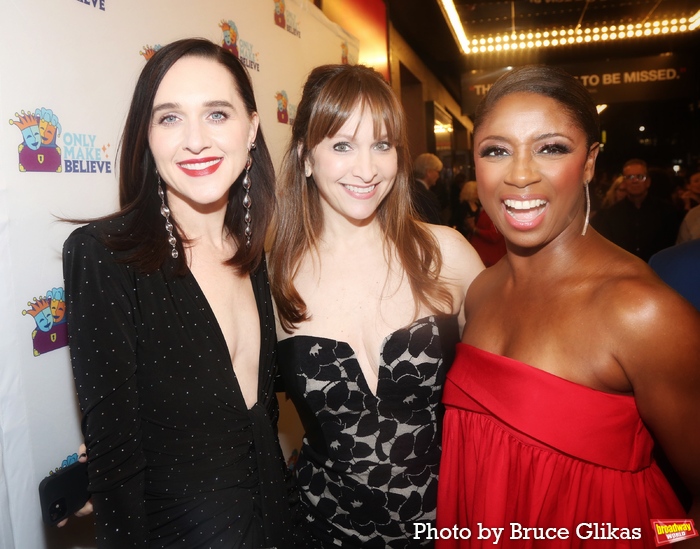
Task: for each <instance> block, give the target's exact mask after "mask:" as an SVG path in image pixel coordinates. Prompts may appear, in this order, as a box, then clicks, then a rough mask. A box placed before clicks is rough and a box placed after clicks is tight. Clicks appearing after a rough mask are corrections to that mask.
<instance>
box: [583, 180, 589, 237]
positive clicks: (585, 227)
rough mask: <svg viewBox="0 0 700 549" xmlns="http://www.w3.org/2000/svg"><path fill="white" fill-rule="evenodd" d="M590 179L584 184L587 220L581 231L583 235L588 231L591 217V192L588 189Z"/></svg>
mask: <svg viewBox="0 0 700 549" xmlns="http://www.w3.org/2000/svg"><path fill="white" fill-rule="evenodd" d="M589 183H590V181H586V183H585V184H584V185H583V186H584V187H585V189H586V221H584V223H583V231H581V236H586V231H587V230H588V222H589V220H590V217H591V193H590V191H589V190H588V184H589Z"/></svg>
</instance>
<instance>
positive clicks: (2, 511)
mask: <svg viewBox="0 0 700 549" xmlns="http://www.w3.org/2000/svg"><path fill="white" fill-rule="evenodd" d="M0 21H2V23H3V24H2V27H3V32H2V37H1V38H0V43H1V44H2V47H1V48H0V114H1V115H2V116H0V136H1V138H0V285H1V286H0V547H1V548H2V549H28V548H31V549H42V548H54V547H56V548H58V547H60V548H66V549H68V548H73V547H79V546H80V547H83V546H85V547H93V546H94V545H93V542H92V541H91V540H89V539H88V540H87V541H76V540H73V539H71V538H70V536H69V535H68V534H64V533H57V532H54V531H49V530H47V529H45V528H44V526H43V525H42V522H41V511H40V507H39V499H38V485H39V482H40V481H41V479H42V478H44V477H45V476H46V475H48V474H49V473H50V472H51V471H54V470H56V469H57V468H59V467H61V466H65V465H67V464H69V463H71V462H72V461H74V460H76V459H77V455H76V454H75V451H76V449H77V447H78V445H79V443H80V442H81V438H82V437H81V433H80V416H79V410H78V406H77V401H76V398H75V390H74V387H73V378H72V372H71V366H70V360H69V354H68V349H67V336H66V325H65V312H66V311H65V295H64V288H63V277H62V266H61V249H62V245H63V241H64V240H65V239H66V237H67V236H68V234H69V233H70V232H71V231H72V230H73V229H74V226H73V225H70V224H68V223H65V222H63V221H61V219H63V218H83V219H84V218H91V217H97V216H101V215H104V214H107V213H109V212H111V211H114V210H115V209H116V208H117V206H118V189H117V174H116V173H115V172H116V168H117V151H118V144H119V139H120V135H121V134H120V132H121V129H122V126H123V123H124V121H125V117H126V111H127V108H128V105H129V102H130V99H131V94H132V91H133V87H134V85H135V83H136V78H137V77H138V74H139V72H140V71H141V69H142V68H143V65H144V63H145V62H146V60H147V59H148V58H149V57H150V56H151V55H153V53H154V52H155V51H157V50H158V49H159V48H160V47H161V46H162V45H165V44H167V43H169V42H171V41H173V40H176V39H180V38H185V37H193V36H197V37H203V38H208V39H210V40H212V41H214V42H217V43H220V44H222V45H223V46H224V47H225V48H227V49H229V50H231V51H232V52H233V53H235V54H236V55H237V56H238V57H239V59H241V61H242V62H243V63H244V64H245V66H246V67H247V68H248V71H249V72H250V74H251V77H252V80H253V86H254V89H255V95H256V99H257V103H258V108H259V114H260V119H261V124H262V127H263V130H264V132H265V137H266V140H267V142H268V144H269V147H270V150H271V153H272V155H273V160H274V161H275V164H276V165H277V166H279V164H280V162H281V159H282V154H283V152H284V147H285V145H286V143H287V140H288V139H289V135H290V124H291V123H292V122H293V120H294V116H295V112H296V105H297V104H298V102H299V99H300V94H301V87H302V85H303V82H304V80H305V78H306V75H307V74H308V72H309V70H311V68H313V67H314V66H317V65H320V64H324V63H355V62H357V59H358V54H359V44H358V42H357V40H356V39H355V38H354V37H352V36H351V35H349V34H347V33H346V32H345V31H344V30H343V29H342V28H340V27H339V26H337V25H335V24H334V23H331V22H330V21H329V20H328V19H327V18H326V17H325V16H324V15H323V14H322V12H321V11H320V10H319V9H318V8H316V7H315V6H314V5H313V3H312V2H308V1H306V0H196V1H195V0H2V2H0ZM291 410H293V408H291V406H290V405H289V404H288V403H283V410H282V415H283V422H282V431H283V438H282V445H283V448H284V450H285V453H286V454H287V455H288V456H289V459H290V461H293V459H294V453H295V445H296V444H298V435H299V433H298V431H296V430H295V427H294V425H295V423H294V422H293V421H292V420H291V419H290V418H291V416H292V412H291ZM73 522H79V521H77V520H76V521H73ZM71 527H72V528H75V526H71ZM61 536H62V537H61ZM88 537H89V536H88ZM57 540H58V541H57Z"/></svg>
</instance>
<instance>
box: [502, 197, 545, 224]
mask: <svg viewBox="0 0 700 549" xmlns="http://www.w3.org/2000/svg"><path fill="white" fill-rule="evenodd" d="M503 204H504V205H505V207H506V212H507V213H508V215H509V216H510V217H512V218H513V219H514V220H515V221H517V222H518V223H529V222H531V221H533V220H534V219H536V218H537V217H538V216H540V215H541V214H542V212H544V211H545V209H546V207H547V204H548V202H547V201H546V200H542V199H540V198H536V199H532V200H514V199H512V198H507V199H505V200H504V201H503Z"/></svg>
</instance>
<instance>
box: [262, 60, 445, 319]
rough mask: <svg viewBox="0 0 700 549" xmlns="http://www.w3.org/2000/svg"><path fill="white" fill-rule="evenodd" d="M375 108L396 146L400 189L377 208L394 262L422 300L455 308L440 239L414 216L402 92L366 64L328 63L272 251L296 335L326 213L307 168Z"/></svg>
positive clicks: (306, 118)
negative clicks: (301, 288)
mask: <svg viewBox="0 0 700 549" xmlns="http://www.w3.org/2000/svg"><path fill="white" fill-rule="evenodd" d="M358 108H359V109H360V110H363V109H367V110H368V111H369V112H370V113H371V116H372V119H373V123H374V133H375V135H379V134H380V131H381V128H382V125H384V126H385V127H386V132H387V137H388V139H389V141H390V142H391V143H392V144H393V146H394V147H395V148H396V152H397V163H398V171H397V174H396V179H395V181H394V186H393V187H392V189H391V190H390V191H389V193H388V194H387V196H386V197H385V198H384V200H383V201H382V202H381V204H380V205H379V206H378V207H377V219H378V221H379V225H380V227H381V229H382V232H383V233H384V235H385V244H386V246H387V247H389V246H392V247H394V249H395V253H394V251H392V250H387V254H386V256H387V257H388V258H392V257H398V259H399V262H400V264H401V267H402V268H403V270H404V271H405V273H406V276H407V279H408V281H409V284H410V285H411V290H412V292H413V296H414V299H415V302H416V314H417V313H418V311H419V309H420V305H421V304H425V305H426V306H427V307H429V308H430V309H431V310H433V311H438V310H440V308H441V307H440V306H441V305H442V306H443V307H449V304H450V303H451V296H450V294H449V292H448V291H447V290H446V289H445V287H444V285H442V284H440V281H439V277H440V269H441V267H442V255H441V253H440V247H439V244H438V242H437V241H436V240H435V238H434V237H433V234H432V233H431V232H430V230H428V229H427V228H425V227H424V226H423V225H422V224H421V223H419V222H418V221H417V220H416V219H415V218H414V209H413V205H412V202H411V198H410V197H411V187H410V185H411V157H410V153H409V149H408V141H407V137H406V120H405V114H404V111H403V108H402V107H401V103H400V102H399V100H398V98H397V97H396V94H394V92H393V90H392V89H391V87H390V86H389V84H387V82H386V81H385V80H384V79H383V78H382V76H381V75H380V74H379V73H378V72H377V71H375V70H373V69H371V68H369V67H365V66H362V65H324V66H321V67H317V68H315V69H314V70H312V71H311V73H310V74H309V77H308V79H307V81H306V84H305V85H304V90H303V93H302V98H301V101H300V102H299V105H298V107H297V113H296V116H295V118H294V125H293V126H292V138H291V140H290V143H289V148H288V149H287V152H286V154H285V157H284V160H283V163H282V169H281V172H280V178H279V197H280V198H279V209H278V214H279V216H278V223H277V224H276V234H275V237H274V243H273V245H272V249H271V252H270V267H271V269H270V271H271V273H270V275H271V277H270V280H271V286H272V294H273V296H274V298H275V302H276V304H277V311H278V317H279V320H280V323H281V325H282V327H283V328H284V329H285V330H286V331H288V332H289V331H291V330H292V329H293V328H294V327H295V326H296V325H297V324H298V323H299V322H303V321H305V320H308V319H309V313H308V311H307V309H306V304H305V303H304V300H303V299H302V298H301V296H300V295H299V293H298V291H297V290H296V288H295V286H294V276H295V274H296V272H297V269H298V267H299V264H300V262H301V260H302V258H303V257H304V255H305V254H306V253H308V252H310V251H314V250H317V249H318V242H319V239H320V236H321V233H322V230H323V210H322V207H321V198H320V194H319V191H318V187H317V186H316V183H315V182H314V180H313V177H309V178H307V177H305V175H304V162H305V161H306V160H313V157H312V155H311V153H312V151H313V149H314V148H315V147H316V145H318V144H319V143H320V142H321V141H323V139H325V138H326V137H328V136H333V135H335V134H336V133H337V132H338V131H339V130H340V128H342V127H343V125H344V124H345V122H347V120H348V119H349V118H350V117H351V116H352V114H353V113H354V112H355V110H356V109H358Z"/></svg>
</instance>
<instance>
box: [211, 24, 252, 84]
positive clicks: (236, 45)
mask: <svg viewBox="0 0 700 549" xmlns="http://www.w3.org/2000/svg"><path fill="white" fill-rule="evenodd" d="M219 28H220V29H221V32H222V33H223V39H222V41H221V46H222V47H223V48H224V49H225V50H228V51H230V52H231V53H232V54H233V55H235V56H236V57H238V59H240V61H241V63H242V64H243V65H244V66H245V67H246V68H247V69H248V70H252V71H256V72H260V63H259V61H258V54H257V53H256V52H255V51H254V47H253V44H251V43H250V42H246V41H245V40H242V39H241V36H240V33H239V32H238V27H237V26H236V23H235V22H234V21H232V20H231V19H229V20H228V21H226V20H223V19H222V20H221V21H220V22H219Z"/></svg>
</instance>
